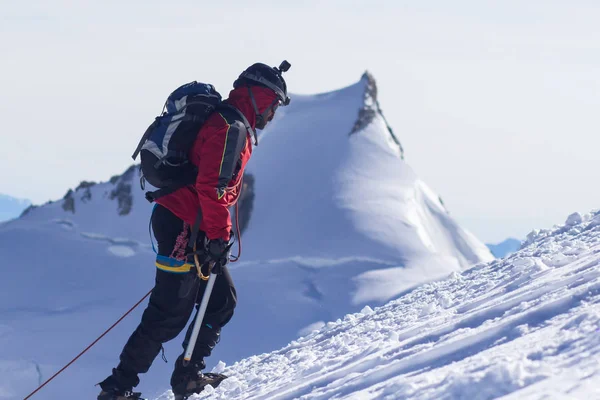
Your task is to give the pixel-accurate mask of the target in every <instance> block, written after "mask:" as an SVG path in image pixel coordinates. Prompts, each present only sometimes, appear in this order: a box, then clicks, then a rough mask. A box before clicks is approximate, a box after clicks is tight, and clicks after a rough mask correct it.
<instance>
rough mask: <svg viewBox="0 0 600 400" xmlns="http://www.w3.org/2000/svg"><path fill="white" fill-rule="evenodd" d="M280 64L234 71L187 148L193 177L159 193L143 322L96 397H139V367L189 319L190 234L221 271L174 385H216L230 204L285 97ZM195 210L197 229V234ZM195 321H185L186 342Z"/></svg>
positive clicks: (232, 297) (191, 389) (226, 295)
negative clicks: (213, 366)
mask: <svg viewBox="0 0 600 400" xmlns="http://www.w3.org/2000/svg"><path fill="white" fill-rule="evenodd" d="M288 67H289V66H288ZM281 72H282V71H281V70H280V69H277V68H272V67H269V66H267V65H265V64H260V63H259V64H254V65H252V66H250V67H249V68H248V69H246V70H245V71H244V72H243V73H242V74H241V75H240V76H239V78H238V79H237V80H236V81H235V82H234V84H233V86H234V89H233V90H232V91H231V92H230V93H229V98H228V99H227V100H225V103H227V104H228V105H229V106H231V107H229V108H223V109H218V111H215V112H214V113H213V114H212V115H211V116H210V117H209V118H208V119H207V121H206V122H205V123H204V124H203V126H202V128H201V129H200V131H199V133H198V136H197V137H196V140H195V142H194V144H193V146H192V148H191V149H190V151H189V154H188V157H189V160H190V161H191V162H192V163H193V164H194V165H195V166H196V167H197V168H198V175H197V177H196V182H195V184H194V185H189V186H186V187H183V188H181V189H179V190H177V191H175V192H173V193H171V194H168V195H165V196H163V197H160V198H158V199H157V200H156V202H157V206H156V207H155V209H154V211H153V213H152V228H153V231H154V236H155V237H156V240H157V242H158V255H157V258H156V267H157V269H156V281H155V286H154V289H153V291H152V295H151V296H150V300H149V303H148V307H147V308H146V310H145V311H144V314H143V316H142V321H141V323H140V324H139V326H138V327H137V329H136V330H135V331H134V332H133V334H132V335H131V337H130V338H129V340H128V341H127V344H126V345H125V347H124V348H123V351H122V353H121V356H120V363H119V365H118V366H117V367H116V368H114V369H113V371H112V374H111V375H110V376H109V377H108V378H106V379H105V380H104V381H102V382H101V383H100V384H99V385H100V387H101V388H102V391H101V393H100V395H99V396H98V400H125V399H139V398H140V393H133V392H132V389H133V387H135V386H137V384H138V383H139V378H138V374H140V373H145V372H147V371H148V369H149V368H150V365H151V364H152V362H153V361H154V359H155V358H156V356H157V355H158V354H159V352H160V350H161V349H162V344H163V343H165V342H167V341H169V340H171V339H174V338H175V337H176V336H177V335H179V333H180V332H181V331H182V330H183V328H185V326H186V324H187V323H188V320H189V318H190V316H191V315H192V311H193V309H194V307H195V306H196V304H197V303H199V302H200V300H201V299H202V295H203V294H204V289H205V287H206V283H205V282H204V281H201V280H200V279H199V278H198V275H197V271H196V269H195V265H194V263H193V261H192V260H191V257H190V254H189V249H190V248H192V247H193V244H194V243H190V241H191V240H193V237H194V236H197V238H196V240H195V243H196V244H198V248H201V249H205V254H204V256H205V257H206V258H207V259H208V260H210V261H214V263H215V269H213V272H217V273H218V276H217V279H216V280H215V285H214V288H213V291H212V294H211V297H210V301H209V303H208V307H207V310H206V314H205V317H204V319H203V322H202V327H201V329H200V333H199V335H198V339H197V341H196V344H195V348H194V352H193V354H192V359H191V362H190V363H189V364H188V365H186V366H184V363H183V354H182V355H180V356H179V358H178V359H177V361H176V362H175V368H174V371H173V375H172V377H171V386H172V388H173V392H174V393H175V395H176V398H182V399H183V398H186V397H187V396H189V395H191V394H192V393H198V392H200V391H201V390H202V388H203V387H204V385H206V384H207V383H212V384H213V385H215V386H216V384H218V383H219V382H220V380H219V377H215V376H213V375H211V374H202V370H203V369H204V368H205V363H204V358H205V357H208V356H209V355H210V354H211V351H212V349H213V348H214V347H215V345H216V344H217V343H218V341H219V335H220V332H221V328H222V327H223V326H224V325H225V324H227V322H229V320H230V319H231V317H232V316H233V311H234V308H235V305H236V291H235V287H234V284H233V281H232V279H231V275H230V274H229V271H228V269H227V266H226V265H227V263H228V262H229V247H230V244H229V242H230V239H231V216H230V214H229V207H230V206H232V205H234V204H235V203H236V201H237V200H238V197H239V195H240V191H241V186H242V177H243V175H244V169H245V167H246V163H247V162H248V160H249V159H250V155H251V154H252V145H253V141H256V133H255V131H254V130H255V129H264V128H265V126H266V125H267V124H268V123H269V121H271V120H272V119H273V116H274V115H275V111H276V110H277V108H278V107H279V106H281V105H287V104H289V102H290V98H289V97H288V95H287V85H286V82H285V80H284V79H283V77H282V74H281ZM232 108H233V109H232ZM236 109H237V110H236ZM240 113H241V114H242V115H243V117H242V115H240ZM243 119H245V120H246V121H244V120H243ZM199 210H200V214H199ZM199 215H200V216H201V220H200V223H199V230H197V233H196V235H194V234H193V233H194V230H195V229H194V228H196V227H198V224H197V223H196V219H197V217H198V216H199ZM192 327H193V324H190V326H189V328H188V331H187V334H186V337H185V340H184V342H183V348H184V349H185V348H186V347H187V344H188V341H189V338H190V336H191V331H192Z"/></svg>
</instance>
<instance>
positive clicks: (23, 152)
mask: <svg viewBox="0 0 600 400" xmlns="http://www.w3.org/2000/svg"><path fill="white" fill-rule="evenodd" d="M205 3H206V4H205ZM213 3H217V2H213ZM0 4H1V8H2V10H3V11H2V14H0V54H2V69H1V72H2V73H1V74H0V87H1V88H2V90H1V91H0V118H1V120H2V121H3V129H2V131H3V133H2V142H3V146H1V147H0V170H1V171H3V173H2V180H1V181H0V192H2V193H6V194H10V195H13V196H16V197H21V198H29V199H31V200H33V201H34V202H35V203H42V202H45V201H46V200H49V199H56V198H59V197H61V196H62V195H63V194H64V193H65V192H66V190H67V189H68V188H69V187H74V186H76V185H77V184H78V183H79V182H80V181H81V180H84V179H85V180H106V179H108V178H109V177H110V176H111V175H114V174H117V173H120V172H122V171H123V170H124V169H125V168H127V167H128V166H129V165H130V164H131V159H130V158H129V156H130V154H131V153H132V150H133V149H134V148H135V145H136V144H137V142H138V140H139V137H140V135H141V134H142V133H143V130H144V129H145V125H146V124H147V123H148V121H150V120H151V119H152V118H153V116H155V115H156V114H157V113H158V112H159V111H160V107H161V105H162V103H163V102H164V98H165V96H166V94H168V93H169V92H170V91H171V90H172V89H173V88H174V87H176V86H178V85H179V84H181V83H184V82H187V81H190V80H203V81H209V82H212V83H214V84H215V85H216V87H217V89H219V90H220V91H221V92H222V93H227V91H228V90H229V88H230V87H231V83H232V82H233V80H234V79H235V77H237V75H238V74H239V73H240V71H241V70H243V69H244V68H245V67H246V66H248V65H250V64H252V63H254V62H256V61H262V62H267V63H270V64H277V63H279V62H280V61H281V60H282V59H284V58H285V59H288V60H289V61H290V62H291V63H292V65H293V66H292V69H291V70H290V72H289V74H288V75H287V80H288V83H289V87H290V90H291V91H292V92H295V93H317V92H324V91H329V90H333V89H337V88H340V87H343V86H347V85H350V84H352V83H354V82H356V81H357V80H358V79H359V78H360V76H361V74H362V73H363V71H364V70H366V69H368V70H369V71H371V72H372V73H373V74H374V76H375V78H376V79H377V81H378V85H379V93H380V102H381V105H382V108H383V110H384V113H385V115H386V117H387V119H388V120H389V122H390V124H391V125H392V127H393V128H394V130H395V132H396V133H397V135H398V136H399V137H400V140H401V142H402V144H403V146H404V148H405V151H406V160H407V162H408V163H409V164H410V165H411V166H412V167H413V168H414V169H415V170H416V172H417V173H418V174H419V175H420V176H421V177H422V179H423V180H424V181H425V182H427V183H428V184H429V185H430V186H431V187H432V188H433V189H434V190H436V191H437V192H438V193H440V194H441V196H442V198H443V200H444V202H445V204H446V205H447V206H448V208H449V209H450V211H451V213H452V215H453V216H454V217H455V218H457V220H458V221H460V222H462V224H463V225H464V226H465V227H467V228H468V229H470V230H471V231H473V232H474V233H475V234H476V235H477V236H478V237H480V238H481V239H482V240H484V241H500V240H502V239H504V238H505V237H507V236H520V237H523V236H524V235H525V234H526V233H527V232H529V231H530V230H531V229H532V228H536V227H548V226H550V225H552V224H553V223H559V222H563V221H564V219H565V218H566V216H567V215H568V214H569V213H570V212H573V211H587V210H589V209H591V208H597V207H600V185H598V184H597V182H598V178H599V176H598V175H599V173H598V171H599V170H600V168H599V167H600V162H599V158H600V157H599V154H600V150H599V149H600V135H599V134H598V132H599V128H600V122H599V119H598V110H599V109H600V95H599V93H600V91H599V89H600V74H598V71H599V67H600V31H599V30H598V29H597V28H596V25H597V21H598V20H600V4H598V3H597V2H593V1H583V0H575V1H570V2H564V1H552V0H551V1H539V0H532V1H527V2H522V1H512V0H508V1H485V2H481V1H460V0H459V1H455V2H445V1H420V2H418V3H417V2H407V1H368V2H367V1H361V2H358V1H354V2H353V1H329V2H324V3H323V2H317V1H304V2H302V3H301V4H300V2H296V3H293V4H292V3H291V2H267V1H253V2H243V1H229V2H219V4H208V2H198V1H172V2H164V1H161V2H159V1H154V0H151V1H66V0H55V1H39V0H31V1H27V2H13V1H6V0H0Z"/></svg>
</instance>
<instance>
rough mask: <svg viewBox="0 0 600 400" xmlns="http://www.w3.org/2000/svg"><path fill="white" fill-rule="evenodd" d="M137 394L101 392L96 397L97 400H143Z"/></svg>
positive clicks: (115, 391)
mask: <svg viewBox="0 0 600 400" xmlns="http://www.w3.org/2000/svg"><path fill="white" fill-rule="evenodd" d="M141 395H142V394H141V393H139V392H129V391H123V392H121V391H118V390H109V391H107V392H106V391H104V390H102V391H101V392H100V394H99V395H98V399H97V400H144V399H143V398H142V397H141Z"/></svg>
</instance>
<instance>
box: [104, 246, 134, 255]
mask: <svg viewBox="0 0 600 400" xmlns="http://www.w3.org/2000/svg"><path fill="white" fill-rule="evenodd" d="M107 250H108V252H109V253H111V254H112V255H114V256H117V257H124V258H126V257H132V256H134V255H135V250H133V249H132V248H131V247H129V246H110V247H108V249H107Z"/></svg>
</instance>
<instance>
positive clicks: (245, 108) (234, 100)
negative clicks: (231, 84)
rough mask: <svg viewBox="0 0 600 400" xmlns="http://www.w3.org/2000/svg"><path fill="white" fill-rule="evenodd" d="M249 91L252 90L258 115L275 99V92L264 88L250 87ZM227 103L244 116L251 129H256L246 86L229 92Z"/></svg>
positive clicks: (254, 116)
mask: <svg viewBox="0 0 600 400" xmlns="http://www.w3.org/2000/svg"><path fill="white" fill-rule="evenodd" d="M250 89H251V90H252V94H253V95H254V100H255V101H256V106H257V107H258V111H259V112H260V113H263V112H264V111H265V110H266V109H267V107H269V106H270V105H271V104H273V102H274V101H275V99H276V98H277V95H275V92H273V91H272V90H271V89H268V88H266V87H262V86H250ZM227 103H229V104H231V105H232V106H234V107H235V108H237V109H238V110H240V111H241V112H242V114H244V116H245V117H246V119H248V122H249V123H250V126H252V129H254V128H255V127H256V114H255V113H254V108H253V107H252V100H251V99H250V94H249V93H248V87H247V86H241V87H239V88H237V89H233V90H232V91H231V92H229V98H228V99H227Z"/></svg>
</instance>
